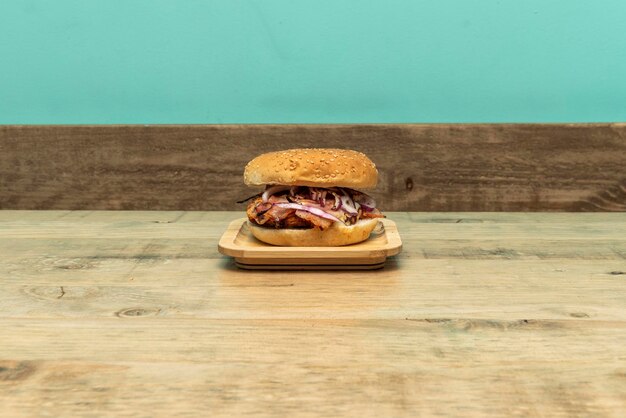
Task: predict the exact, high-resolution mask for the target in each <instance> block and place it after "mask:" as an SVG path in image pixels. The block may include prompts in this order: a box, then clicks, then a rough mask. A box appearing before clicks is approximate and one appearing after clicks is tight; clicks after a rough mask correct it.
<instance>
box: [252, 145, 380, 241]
mask: <svg viewBox="0 0 626 418" xmlns="http://www.w3.org/2000/svg"><path fill="white" fill-rule="evenodd" d="M243 176H244V182H245V183H246V184H247V185H248V186H265V190H264V191H263V192H261V193H258V194H256V195H254V196H251V197H249V198H248V199H245V200H243V201H241V202H240V203H244V202H246V201H248V202H249V203H248V206H247V209H246V213H247V215H248V227H249V229H250V231H251V232H252V234H253V235H254V236H255V237H256V238H257V239H258V240H260V241H263V242H265V243H268V244H273V245H280V246H301V247H311V246H340V245H349V244H355V243H357V242H361V241H364V240H366V239H367V238H368V237H369V235H370V233H371V232H372V230H373V229H374V228H375V227H376V225H377V224H378V218H383V217H384V215H383V214H382V213H381V212H380V211H379V210H378V209H377V208H376V202H375V201H374V199H372V198H371V197H370V196H368V195H367V194H365V193H364V192H363V191H362V190H365V189H371V188H373V187H375V186H376V183H377V181H378V171H377V170H376V165H375V164H374V163H373V162H372V161H371V160H370V159H369V158H368V157H367V156H366V155H365V154H363V153H361V152H357V151H352V150H345V149H327V148H303V149H290V150H285V151H277V152H270V153H266V154H262V155H259V156H258V157H256V158H255V159H253V160H252V161H250V162H249V163H248V164H247V165H246V168H245V170H244V175H243Z"/></svg>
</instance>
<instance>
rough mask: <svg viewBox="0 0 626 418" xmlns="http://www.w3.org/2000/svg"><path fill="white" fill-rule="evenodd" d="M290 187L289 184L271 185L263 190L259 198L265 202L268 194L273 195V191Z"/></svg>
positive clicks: (268, 196) (280, 190)
mask: <svg viewBox="0 0 626 418" xmlns="http://www.w3.org/2000/svg"><path fill="white" fill-rule="evenodd" d="M290 187H291V186H282V185H278V186H272V187H270V188H268V189H267V190H265V191H264V192H263V196H262V197H261V198H262V199H263V202H267V199H269V198H270V196H271V195H273V194H274V193H278V192H282V191H283V190H287V189H289V188H290Z"/></svg>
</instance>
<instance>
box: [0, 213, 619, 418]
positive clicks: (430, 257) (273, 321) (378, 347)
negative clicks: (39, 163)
mask: <svg viewBox="0 0 626 418" xmlns="http://www.w3.org/2000/svg"><path fill="white" fill-rule="evenodd" d="M240 216H241V212H89V211H85V212H73V211H48V212H44V211H41V212H40V211H0V339H1V341H2V342H1V343H0V416H3V417H4V416H48V415H49V416H68V417H70V416H71V417H75V416H97V415H110V416H146V417H149V416H172V417H180V416H191V415H196V416H212V417H215V416H236V415H254V416H262V417H263V416H310V417H314V416H324V417H335V416H348V415H350V416H359V417H360V416H372V417H374V416H376V417H378V416H418V415H419V416H462V415H473V416H483V415H499V416H507V417H509V416H542V417H566V416H567V417H570V416H594V417H595V416H610V417H623V416H626V214H624V213H613V214H601V213H598V214H588V213H585V214H565V213H563V214H556V213H552V214H544V213H536V214H525V213H515V214H511V213H498V214H496V213H476V214H468V213H400V212H398V213H389V214H388V216H389V218H390V219H393V220H395V221H396V222H397V224H398V227H399V230H400V232H401V235H402V238H403V241H404V250H403V252H402V253H401V254H400V255H399V256H397V257H396V258H395V259H392V260H391V261H390V262H389V263H388V266H387V268H385V269H384V270H379V271H371V272H298V273H293V272H259V271H241V270H237V269H236V268H234V266H233V263H232V261H231V260H229V259H228V258H226V257H224V256H221V255H220V254H219V253H218V252H217V240H218V238H219V237H220V235H221V234H222V232H223V231H224V229H225V228H226V225H227V223H228V221H230V220H232V219H235V218H237V217H240Z"/></svg>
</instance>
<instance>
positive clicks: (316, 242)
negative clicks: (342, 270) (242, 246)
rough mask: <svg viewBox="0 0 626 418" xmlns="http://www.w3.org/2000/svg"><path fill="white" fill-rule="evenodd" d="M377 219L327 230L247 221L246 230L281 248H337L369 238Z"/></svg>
mask: <svg viewBox="0 0 626 418" xmlns="http://www.w3.org/2000/svg"><path fill="white" fill-rule="evenodd" d="M377 224H378V219H375V218H374V219H372V218H369V219H361V220H359V221H357V222H356V223H355V224H354V225H349V226H348V225H344V224H343V223H340V222H334V223H333V224H332V225H331V226H330V227H329V228H327V229H325V230H323V231H322V230H320V229H318V228H311V229H297V228H286V229H275V228H267V227H263V226H258V225H255V224H253V223H252V222H250V221H248V228H250V231H251V232H252V235H254V236H255V238H256V239H258V240H259V241H263V242H265V243H267V244H272V245H279V246H283V247H338V246H342V245H349V244H356V243H357V242H361V241H365V240H366V239H367V238H369V236H370V233H371V232H372V230H374V228H375V227H376V225H377Z"/></svg>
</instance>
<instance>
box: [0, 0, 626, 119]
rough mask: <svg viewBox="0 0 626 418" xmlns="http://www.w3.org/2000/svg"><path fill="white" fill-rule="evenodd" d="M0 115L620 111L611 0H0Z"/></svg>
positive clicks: (505, 115)
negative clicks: (0, 1) (1, 0)
mask: <svg viewBox="0 0 626 418" xmlns="http://www.w3.org/2000/svg"><path fill="white" fill-rule="evenodd" d="M0 61H1V62H0V123H1V124H8V123H18V124H22V123H23V124H36V123H37V124H38V123H54V124H56V123H64V124H65V123H68V124H74V123H151V124H152V123H292V122H302V123H305V122H306V123H324V122H329V123H330V122H581V121H596V122H598V121H626V1H624V0H601V1H590V0H499V1H496V0H474V1H468V0H421V1H420V0H385V1H382V0H379V1H366V0H350V1H348V0H344V1H342V0H316V1H296V0H259V1H254V0H249V1H240V0H215V1H210V0H205V1H200V0H181V1H177V0H54V1H45V0H7V1H3V2H2V3H1V5H0Z"/></svg>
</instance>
